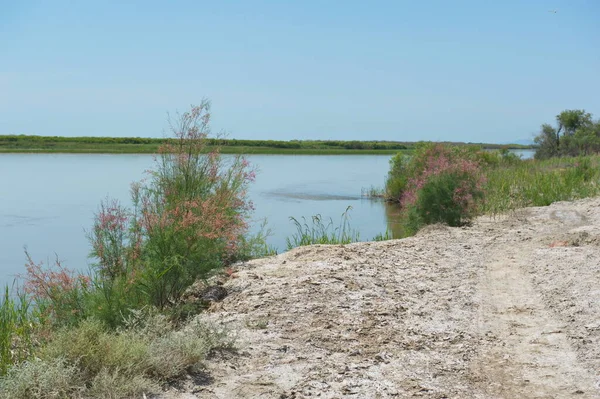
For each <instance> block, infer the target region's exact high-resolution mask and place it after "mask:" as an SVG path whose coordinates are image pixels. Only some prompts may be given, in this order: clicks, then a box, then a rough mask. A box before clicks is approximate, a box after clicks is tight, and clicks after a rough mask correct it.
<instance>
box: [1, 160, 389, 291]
mask: <svg viewBox="0 0 600 399" xmlns="http://www.w3.org/2000/svg"><path fill="white" fill-rule="evenodd" d="M389 159H390V156H378V155H365V156H360V155H358V156H357V155H349V156H344V155H336V156H317V155H306V156H293V155H252V156H248V160H249V161H250V162H251V163H252V164H253V165H255V166H257V167H258V169H259V170H258V173H257V178H256V181H255V182H254V183H253V184H252V185H251V188H250V193H249V195H250V198H251V200H252V201H253V202H254V206H255V212H254V214H253V226H254V227H253V229H254V230H256V229H257V226H258V225H260V222H261V221H262V220H263V219H265V218H266V219H267V221H268V226H269V227H270V228H271V229H272V231H273V235H272V236H271V237H269V239H268V241H269V244H271V245H273V246H274V247H276V248H277V249H278V250H279V252H282V251H284V250H285V239H286V237H288V236H290V235H291V234H292V233H294V232H295V228H294V226H293V224H292V223H291V222H290V220H289V217H290V216H293V217H296V218H300V217H302V216H306V217H310V216H311V215H315V214H321V215H322V216H323V217H324V218H327V219H328V218H330V217H331V218H332V219H333V220H334V222H335V223H336V224H338V223H339V220H340V216H341V214H342V213H343V212H344V211H345V210H346V208H347V207H348V206H352V208H353V209H352V210H351V211H350V218H351V219H350V223H351V225H352V226H353V227H354V228H356V229H358V230H359V231H360V236H361V239H363V240H370V239H372V238H373V237H374V236H375V235H377V234H378V233H384V232H385V231H386V226H387V225H386V211H385V205H384V203H382V202H380V201H372V200H367V199H364V198H361V196H360V194H361V189H362V188H369V187H371V186H376V187H382V186H383V184H384V181H385V176H386V174H387V171H388V168H389ZM153 165H154V162H153V157H152V156H151V155H87V154H86V155H79V154H0V170H2V175H1V176H0V238H1V239H0V266H1V268H2V269H1V271H0V284H3V283H6V282H9V283H10V282H12V280H13V277H14V276H15V275H16V274H19V273H22V272H23V270H24V267H23V265H24V262H25V256H24V252H23V248H24V247H27V249H28V251H29V253H30V254H31V255H32V257H33V259H34V260H39V261H44V262H48V261H53V260H54V259H55V258H56V256H58V257H59V259H61V260H62V261H63V263H64V265H66V266H67V267H69V268H76V269H86V268H87V267H88V264H89V262H90V260H89V259H88V258H87V255H88V251H89V245H88V241H87V239H86V233H85V230H86V229H89V228H90V227H91V224H92V219H93V215H94V212H96V210H97V209H98V204H99V203H100V201H101V200H102V199H103V198H106V197H107V196H108V197H111V198H117V199H119V200H121V201H122V202H123V203H124V204H129V186H130V183H131V182H133V181H139V180H140V179H142V178H144V176H145V173H144V171H145V170H148V169H151V168H153Z"/></svg>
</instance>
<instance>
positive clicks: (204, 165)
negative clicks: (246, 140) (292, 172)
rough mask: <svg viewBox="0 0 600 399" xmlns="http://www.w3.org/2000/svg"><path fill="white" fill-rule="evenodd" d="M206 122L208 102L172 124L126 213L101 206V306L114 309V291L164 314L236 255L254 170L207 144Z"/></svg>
mask: <svg viewBox="0 0 600 399" xmlns="http://www.w3.org/2000/svg"><path fill="white" fill-rule="evenodd" d="M209 122H210V104H209V102H208V101H203V102H202V103H201V104H200V105H199V106H193V107H192V108H191V110H190V111H189V112H185V113H183V114H178V115H177V117H176V118H175V119H174V120H170V121H169V126H170V130H171V132H172V133H173V136H174V138H173V139H171V140H169V141H168V142H167V144H165V145H164V146H163V147H161V149H160V151H159V155H158V156H157V158H156V168H155V170H153V171H150V172H149V176H148V178H147V179H146V180H144V181H142V182H139V183H134V184H133V185H132V189H131V195H132V203H133V207H132V209H130V210H128V209H125V208H123V207H121V206H120V205H119V204H118V203H117V202H115V201H109V200H107V201H105V202H104V203H103V204H102V205H101V206H100V210H99V212H98V213H97V215H96V218H95V223H94V228H93V230H92V232H91V234H90V237H89V238H90V241H91V244H92V252H91V255H92V256H93V257H95V258H96V259H97V262H98V263H97V265H96V271H97V281H96V283H97V285H98V286H99V287H101V288H102V291H104V292H105V293H106V295H104V297H105V298H107V299H106V302H112V303H114V299H116V298H110V297H111V295H113V294H115V295H116V293H115V292H113V291H114V288H115V287H117V286H118V287H119V289H118V290H117V291H118V292H121V293H122V292H123V291H127V292H128V291H130V290H131V289H134V290H135V291H136V292H135V293H133V292H128V293H127V296H128V297H129V298H131V299H132V300H133V302H134V303H135V304H137V305H138V306H139V304H140V303H146V304H151V305H154V306H157V307H159V308H162V307H164V306H166V305H168V304H170V303H173V302H174V301H176V300H177V299H178V298H179V297H180V296H181V294H182V293H183V291H184V290H185V289H186V288H187V287H188V286H189V285H190V284H191V283H193V282H194V280H195V279H197V278H202V277H205V276H206V275H207V274H208V273H209V272H210V271H211V270H213V269H215V268H218V267H221V266H223V265H225V264H226V263H227V262H228V261H229V260H230V259H234V258H235V257H236V253H237V252H238V251H240V250H241V246H242V245H243V243H244V242H245V241H244V235H245V234H246V232H247V229H248V222H247V219H248V216H249V214H250V212H251V211H252V203H251V202H250V201H249V200H248V199H247V189H248V185H249V184H250V182H252V181H253V180H254V177H255V172H254V170H253V169H251V167H250V165H249V163H248V161H246V160H245V159H244V158H243V157H241V156H231V157H227V158H225V157H223V156H221V154H220V153H219V151H218V148H215V147H212V146H209V141H208V139H207V138H208V136H209V134H210V127H209ZM122 305H123V306H126V305H127V304H125V303H123V304H122ZM120 307H121V305H119V308H120ZM121 310H122V309H121ZM121 310H119V311H121ZM115 311H116V309H115Z"/></svg>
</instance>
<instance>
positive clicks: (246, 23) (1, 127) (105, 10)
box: [0, 0, 600, 143]
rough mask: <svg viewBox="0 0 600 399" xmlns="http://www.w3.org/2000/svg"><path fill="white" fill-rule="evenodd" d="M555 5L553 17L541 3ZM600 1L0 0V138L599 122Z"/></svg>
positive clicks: (328, 133) (411, 134) (530, 131)
mask: <svg viewBox="0 0 600 399" xmlns="http://www.w3.org/2000/svg"><path fill="white" fill-rule="evenodd" d="M550 10H556V12H550ZM598 21H600V1H598V0H565V1H562V0H546V1H542V0H527V1H524V0H514V1H513V0H505V1H492V0H490V1H486V0H472V1H469V0H465V1H461V0H457V1H445V0H444V1H433V0H423V1H415V0H411V1H399V0H396V1H376V0H373V1H364V0H363V1H353V0H344V1H333V0H332V1H325V0H320V1H313V0H303V1H294V2H292V1H261V0H256V1H227V0H222V1H214V0H213V1H210V2H206V1H202V0H191V1H183V0H181V1H179V0H172V1H153V0H144V1H136V0H130V1H127V0H122V1H106V0H105V1H91V0H88V1H76V0H72V1H66V0H47V1H43V0H37V1H36V0H31V1H29V0H0V134H36V135H59V136H120V137H123V136H135V137H164V136H165V135H168V132H167V131H166V128H167V126H168V125H167V113H171V114H173V113H175V112H176V111H185V110H187V109H189V107H190V105H191V104H198V103H200V101H202V99H208V100H210V101H211V103H212V115H213V119H212V129H213V131H214V132H219V131H223V132H225V133H226V135H227V136H228V137H230V138H237V139H273V140H292V139H298V140H307V139H331V140H397V141H419V140H435V141H445V140H449V141H465V142H497V143H504V142H510V141H516V140H524V139H530V138H531V137H532V136H533V135H534V134H535V133H536V132H537V131H538V130H539V126H540V125H541V124H542V123H546V122H552V121H553V120H554V117H555V115H557V114H558V113H559V112H561V111H562V110H564V109H585V110H587V111H588V112H591V113H593V114H594V115H595V117H600V95H599V93H600V72H599V71H600V23H599V22H598Z"/></svg>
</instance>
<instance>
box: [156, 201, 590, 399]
mask: <svg viewBox="0 0 600 399" xmlns="http://www.w3.org/2000/svg"><path fill="white" fill-rule="evenodd" d="M235 276H236V277H235V278H231V279H229V280H228V281H227V282H226V283H225V285H224V286H225V287H226V288H227V290H228V292H229V295H228V296H227V297H226V298H225V299H224V300H223V301H222V302H219V303H215V304H213V306H212V307H211V312H210V313H209V314H208V315H207V317H209V318H210V319H212V320H214V321H216V322H218V323H222V324H224V325H227V326H230V328H231V329H232V331H234V332H235V334H236V339H237V347H238V348H239V349H238V351H237V353H232V352H218V353H215V355H214V356H213V358H212V359H210V361H209V362H207V365H206V366H207V368H206V374H205V375H201V376H196V377H195V378H194V379H190V381H188V382H187V383H186V384H183V388H182V391H181V392H176V391H172V392H170V393H168V394H167V395H166V396H165V397H169V398H180V399H183V398H195V397H198V398H277V399H293V398H314V397H317V398H412V397H422V398H436V399H441V398H510V399H513V398H540V399H541V398H544V399H546V398H586V399H587V398H600V199H598V198H596V199H585V200H580V201H576V202H561V203H556V204H553V205H552V206H549V207H543V208H527V209H523V210H518V211H516V212H513V213H511V214H509V215H505V216H501V217H495V218H492V217H481V218H479V219H477V220H476V221H475V222H474V224H473V225H472V226H469V227H464V228H448V227H444V226H430V227H427V228H426V229H424V230H423V231H422V232H420V233H419V234H418V235H417V236H415V237H411V238H408V239H404V240H393V241H385V242H377V243H357V244H351V245H345V246H310V247H302V248H297V249H295V250H292V251H290V252H287V253H285V254H282V255H278V256H275V257H271V258H265V259H259V260H255V261H251V262H248V263H245V264H241V265H239V266H238V267H237V268H236V273H235Z"/></svg>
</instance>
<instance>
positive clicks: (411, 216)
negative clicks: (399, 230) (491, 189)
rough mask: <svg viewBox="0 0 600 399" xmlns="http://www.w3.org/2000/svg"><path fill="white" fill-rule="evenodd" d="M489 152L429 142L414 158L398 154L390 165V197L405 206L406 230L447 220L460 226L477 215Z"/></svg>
mask: <svg viewBox="0 0 600 399" xmlns="http://www.w3.org/2000/svg"><path fill="white" fill-rule="evenodd" d="M486 158H487V155H485V154H483V153H479V152H477V151H474V150H473V149H470V148H465V147H450V146H445V145H441V144H427V145H423V146H421V147H420V148H418V149H417V150H416V151H415V153H414V155H413V156H412V157H411V158H407V157H404V156H402V155H397V156H396V157H394V158H393V159H392V160H391V162H390V164H391V170H390V172H389V174H388V180H387V183H386V198H387V200H388V201H392V202H396V203H399V204H400V206H401V207H402V208H403V210H404V212H403V217H402V218H403V220H404V222H403V224H404V227H405V233H406V234H408V235H411V234H414V233H415V232H416V231H417V230H418V229H419V228H420V227H421V226H423V225H426V224H432V223H446V224H448V225H450V226H459V225H462V224H464V223H468V222H469V221H470V220H471V218H472V217H473V216H474V215H475V214H476V209H477V201H478V200H479V199H480V198H482V197H483V193H484V189H483V183H484V181H485V177H484V175H483V173H482V170H481V166H480V165H481V163H483V162H485V163H489V162H490V160H486Z"/></svg>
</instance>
